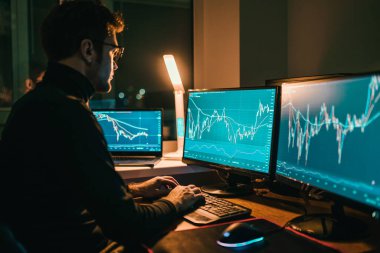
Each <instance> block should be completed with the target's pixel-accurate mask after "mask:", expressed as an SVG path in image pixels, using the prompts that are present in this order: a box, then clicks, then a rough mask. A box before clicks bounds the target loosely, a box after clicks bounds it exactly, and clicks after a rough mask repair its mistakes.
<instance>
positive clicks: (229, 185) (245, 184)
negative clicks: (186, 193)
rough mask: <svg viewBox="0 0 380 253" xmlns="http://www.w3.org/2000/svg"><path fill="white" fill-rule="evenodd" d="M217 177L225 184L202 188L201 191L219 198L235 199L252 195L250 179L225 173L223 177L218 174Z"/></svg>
mask: <svg viewBox="0 0 380 253" xmlns="http://www.w3.org/2000/svg"><path fill="white" fill-rule="evenodd" d="M218 174H219V173H218ZM219 176H220V177H221V178H222V180H223V181H225V183H221V184H218V185H208V186H202V187H201V189H202V191H203V192H206V193H208V194H211V195H215V196H220V197H236V196H243V195H248V194H251V193H253V188H252V182H251V178H250V177H246V176H241V175H237V174H234V173H230V172H227V173H226V175H225V176H223V177H222V176H221V175H220V174H219Z"/></svg>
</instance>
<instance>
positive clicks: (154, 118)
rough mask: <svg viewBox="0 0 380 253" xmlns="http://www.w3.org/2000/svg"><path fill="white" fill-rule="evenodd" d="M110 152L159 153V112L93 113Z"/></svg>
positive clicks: (160, 123)
mask: <svg viewBox="0 0 380 253" xmlns="http://www.w3.org/2000/svg"><path fill="white" fill-rule="evenodd" d="M93 113H94V115H95V118H96V119H97V120H98V122H99V124H100V126H101V127H102V129H103V132H104V136H105V138H106V141H107V145H108V150H109V151H110V152H114V151H121V152H151V151H152V152H159V151H161V129H162V127H161V125H162V113H161V111H159V110H158V111H112V110H109V111H94V112H93Z"/></svg>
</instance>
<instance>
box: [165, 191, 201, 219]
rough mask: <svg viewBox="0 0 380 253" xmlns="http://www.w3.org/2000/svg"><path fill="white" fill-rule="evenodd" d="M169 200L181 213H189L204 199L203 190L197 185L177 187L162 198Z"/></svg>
mask: <svg viewBox="0 0 380 253" xmlns="http://www.w3.org/2000/svg"><path fill="white" fill-rule="evenodd" d="M162 199H166V200H169V201H170V202H172V203H173V204H174V206H175V207H176V209H177V211H178V212H179V213H181V212H184V211H187V210H188V209H190V208H191V207H193V205H194V204H195V203H196V202H198V201H201V200H202V199H204V197H203V195H202V193H201V190H200V189H199V188H198V187H196V186H195V185H188V186H182V185H178V186H176V187H175V188H174V189H173V190H172V191H171V192H170V193H169V194H168V196H166V197H164V198H162Z"/></svg>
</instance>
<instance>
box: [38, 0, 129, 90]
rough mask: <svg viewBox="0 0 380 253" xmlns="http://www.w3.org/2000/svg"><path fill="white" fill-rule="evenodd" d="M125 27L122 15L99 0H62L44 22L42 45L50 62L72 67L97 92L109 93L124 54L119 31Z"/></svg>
mask: <svg viewBox="0 0 380 253" xmlns="http://www.w3.org/2000/svg"><path fill="white" fill-rule="evenodd" d="M123 29H124V22H123V20H122V17H121V15H120V14H119V13H111V12H110V10H109V9H107V8H106V7H105V6H103V5H102V4H100V3H99V2H98V1H68V2H63V3H62V4H60V5H58V6H56V7H55V8H54V9H53V10H51V12H50V13H49V14H48V16H47V17H46V18H45V20H44V22H43V24H42V28H41V35H42V36H41V37H42V46H43V48H44V50H45V52H46V54H47V57H48V60H49V61H52V62H60V63H63V64H66V65H68V66H70V67H73V68H74V69H76V70H78V71H79V72H81V73H82V74H84V75H85V76H86V77H87V78H88V79H89V80H90V82H91V83H92V84H93V86H94V88H95V90H96V91H98V92H108V91H110V90H111V83H110V82H111V80H112V78H113V74H114V71H115V70H116V69H117V65H116V62H115V61H117V58H118V57H119V56H120V54H121V53H122V49H121V48H120V47H119V46H118V42H117V39H116V33H119V32H121V31H122V30H123Z"/></svg>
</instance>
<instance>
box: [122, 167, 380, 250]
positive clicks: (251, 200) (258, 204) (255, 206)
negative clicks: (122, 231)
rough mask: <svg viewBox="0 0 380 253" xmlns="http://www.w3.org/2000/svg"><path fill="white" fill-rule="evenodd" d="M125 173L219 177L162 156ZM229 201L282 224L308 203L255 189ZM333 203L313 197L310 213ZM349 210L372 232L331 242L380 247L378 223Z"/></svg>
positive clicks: (132, 176) (207, 180) (131, 176)
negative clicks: (153, 163) (150, 165)
mask: <svg viewBox="0 0 380 253" xmlns="http://www.w3.org/2000/svg"><path fill="white" fill-rule="evenodd" d="M117 170H118V171H119V173H120V174H121V175H122V177H123V178H124V179H125V180H126V181H127V182H130V181H135V182H136V181H142V180H145V179H147V178H150V177H153V176H158V175H172V176H173V177H175V178H176V179H177V180H178V181H179V182H180V183H181V184H184V185H186V184H190V183H193V184H196V185H198V186H202V185H207V184H215V183H217V182H218V181H219V179H218V177H217V174H216V172H215V171H214V170H210V169H207V168H204V167H199V166H191V167H190V166H186V165H185V164H183V163H181V162H180V161H172V160H163V161H161V162H160V163H159V164H158V166H156V167H155V168H153V169H150V168H132V169H128V168H126V167H124V168H117ZM229 200H230V201H232V202H234V203H237V204H239V205H242V206H246V207H248V208H250V209H251V210H252V215H253V216H255V217H257V218H264V219H267V220H269V221H271V222H273V223H275V224H277V225H279V226H283V225H285V224H286V222H287V221H289V220H291V219H293V218H295V217H297V216H299V215H302V214H304V208H305V203H304V200H302V199H301V198H295V197H286V196H282V195H278V194H274V193H270V192H269V193H267V194H265V195H264V196H257V195H256V194H255V193H253V194H252V195H249V196H245V197H239V198H232V199H229ZM329 208H330V203H326V202H322V201H311V202H310V206H309V207H308V213H329V212H330V209H329ZM346 213H348V214H349V215H352V216H355V217H357V218H359V219H361V220H364V221H366V222H367V223H369V229H370V233H371V236H370V237H369V238H366V239H364V240H360V241H350V242H328V243H329V244H331V245H333V246H334V247H335V248H337V249H339V250H341V251H342V252H349V253H354V252H369V251H371V252H372V251H375V250H380V240H379V238H380V229H379V227H380V226H379V224H378V223H376V222H375V221H374V220H373V219H371V218H370V217H369V215H366V214H364V213H361V212H358V211H355V210H352V209H348V208H346ZM194 227H196V226H194V225H192V224H190V223H188V222H186V221H184V222H182V223H181V224H179V226H178V227H177V229H176V230H178V231H180V230H186V229H191V228H194Z"/></svg>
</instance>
